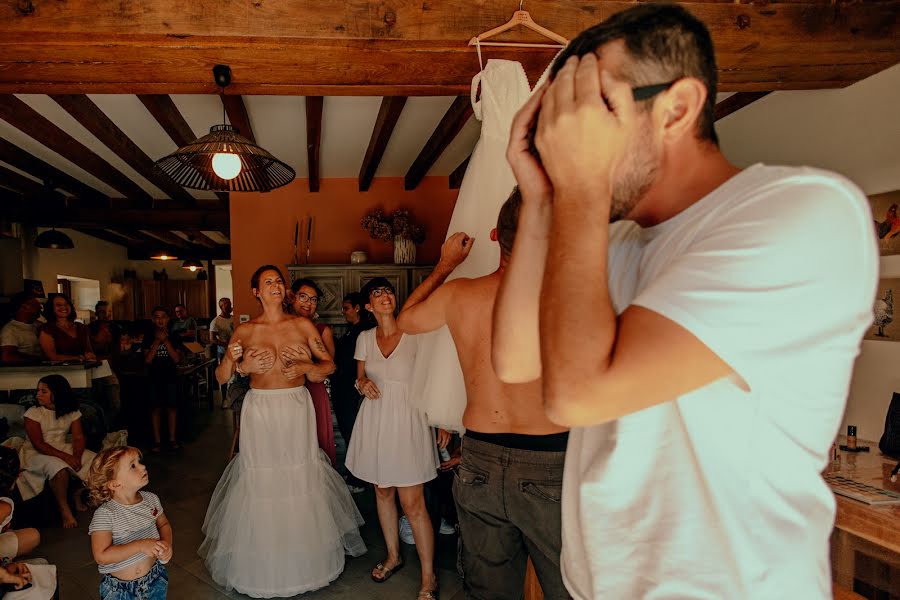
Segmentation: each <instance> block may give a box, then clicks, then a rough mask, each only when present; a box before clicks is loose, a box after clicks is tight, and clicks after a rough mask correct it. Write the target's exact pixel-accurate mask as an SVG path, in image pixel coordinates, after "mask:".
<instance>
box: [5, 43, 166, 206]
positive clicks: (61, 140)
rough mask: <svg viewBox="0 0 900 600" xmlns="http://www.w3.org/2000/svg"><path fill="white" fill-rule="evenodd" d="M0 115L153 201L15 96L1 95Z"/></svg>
mask: <svg viewBox="0 0 900 600" xmlns="http://www.w3.org/2000/svg"><path fill="white" fill-rule="evenodd" d="M0 52H2V51H0ZM0 119H3V120H4V121H6V122H7V123H9V124H10V125H12V126H13V127H15V128H16V129H18V130H19V131H21V132H23V133H25V134H27V135H29V136H31V137H32V138H34V139H35V140H37V141H38V142H40V143H42V144H43V145H45V146H47V147H48V148H50V149H51V150H53V151H54V152H56V153H57V154H59V155H61V156H62V157H63V158H65V159H67V160H69V161H70V162H72V163H74V164H76V165H78V166H79V167H81V168H82V169H84V170H85V171H87V172H88V173H90V174H91V175H93V176H94V177H96V178H97V179H100V180H101V181H104V182H105V183H107V184H109V185H110V186H111V187H113V188H115V189H116V190H118V191H120V192H122V194H124V195H125V196H128V197H130V198H133V199H140V200H142V201H144V202H145V203H146V204H148V205H149V204H150V203H151V202H152V201H153V196H151V195H150V194H148V193H147V192H145V191H144V189H143V188H142V187H140V186H139V185H137V184H136V183H134V182H133V181H131V179H129V178H128V177H126V176H125V175H123V174H122V173H121V172H119V171H118V170H117V169H116V168H115V167H113V166H112V165H111V164H109V163H108V162H106V161H105V160H103V159H102V158H100V157H99V156H97V155H96V154H94V152H92V151H91V150H90V149H89V148H88V147H87V146H85V145H84V144H82V143H81V142H79V141H78V140H76V139H75V138H73V137H72V136H70V135H69V134H68V133H66V132H65V131H63V130H62V129H60V128H59V127H57V126H56V125H54V124H53V123H52V122H50V120H49V119H47V118H46V117H44V116H43V115H42V114H40V113H39V112H37V111H36V110H34V109H33V108H31V107H30V106H28V105H27V104H25V102H23V101H22V100H19V99H18V98H16V97H15V96H13V95H11V94H2V95H0Z"/></svg>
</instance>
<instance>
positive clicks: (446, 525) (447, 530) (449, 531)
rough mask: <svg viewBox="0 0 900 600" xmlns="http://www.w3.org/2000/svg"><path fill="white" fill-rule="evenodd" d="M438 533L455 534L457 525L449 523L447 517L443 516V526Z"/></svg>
mask: <svg viewBox="0 0 900 600" xmlns="http://www.w3.org/2000/svg"><path fill="white" fill-rule="evenodd" d="M438 533H440V534H441V535H453V534H454V533H456V527H454V526H453V525H451V524H450V523H448V522H447V520H446V519H444V518H441V528H440V529H439V530H438Z"/></svg>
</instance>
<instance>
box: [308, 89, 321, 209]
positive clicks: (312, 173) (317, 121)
mask: <svg viewBox="0 0 900 600" xmlns="http://www.w3.org/2000/svg"><path fill="white" fill-rule="evenodd" d="M323 100H324V99H323V98H322V96H307V97H306V160H307V165H308V166H309V175H308V177H309V191H310V192H318V191H319V151H320V149H321V147H322V109H323Z"/></svg>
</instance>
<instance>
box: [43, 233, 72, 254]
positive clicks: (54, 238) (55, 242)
mask: <svg viewBox="0 0 900 600" xmlns="http://www.w3.org/2000/svg"><path fill="white" fill-rule="evenodd" d="M34 245H35V247H36V248H47V249H49V250H71V249H72V248H74V247H75V243H74V242H73V241H72V238H70V237H69V236H67V235H66V234H64V233H63V232H62V231H57V230H55V229H48V230H47V231H43V232H41V233H40V234H38V236H37V237H36V238H35V239H34Z"/></svg>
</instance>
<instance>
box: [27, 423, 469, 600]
mask: <svg viewBox="0 0 900 600" xmlns="http://www.w3.org/2000/svg"><path fill="white" fill-rule="evenodd" d="M195 420H196V428H197V432H198V433H197V437H196V439H194V440H193V441H192V442H191V443H189V444H187V445H185V449H184V450H183V452H182V453H181V454H180V455H178V456H165V455H164V456H154V455H147V456H145V460H146V463H147V465H148V468H149V471H150V485H149V486H148V488H147V489H149V490H151V491H153V492H155V493H157V494H158V495H159V497H160V499H161V501H162V503H163V507H164V509H165V511H166V514H167V515H168V517H169V521H171V523H172V527H173V529H174V532H175V555H174V557H173V559H172V562H170V563H169V598H173V599H175V600H207V599H209V600H213V599H215V600H220V599H225V598H247V596H244V595H242V594H238V593H236V592H234V591H232V592H227V591H225V589H224V588H222V587H221V586H219V585H217V584H216V583H214V582H213V581H212V579H210V577H209V574H208V573H207V571H206V567H205V566H204V564H203V562H202V560H201V559H200V558H199V557H198V556H197V548H198V547H199V545H200V542H201V541H202V539H203V536H202V533H201V532H200V526H201V525H202V523H203V517H204V515H205V514H206V505H207V502H208V501H209V496H210V495H211V494H212V491H213V488H214V487H215V485H216V482H217V481H218V479H219V475H220V474H221V473H222V470H223V469H224V468H225V465H226V462H227V461H226V454H227V452H228V447H229V444H230V442H231V435H232V428H231V411H227V410H222V409H219V408H217V409H215V410H213V411H211V412H210V411H207V410H206V409H200V410H198V411H197V413H196V419H195ZM335 430H337V428H335ZM335 432H336V433H337V431H335ZM338 444H339V453H341V451H342V450H343V448H342V441H340V439H339V441H338ZM354 499H355V500H356V502H357V504H358V505H359V509H360V511H361V512H362V514H363V517H364V518H365V520H366V524H365V526H364V527H363V532H362V533H363V538H364V539H365V541H366V545H367V546H368V547H369V551H368V553H367V554H365V555H364V556H362V557H359V558H349V557H348V559H347V565H346V568H345V569H344V572H343V574H341V576H340V577H339V578H338V579H337V580H336V581H334V582H333V583H332V584H331V585H329V586H328V587H326V588H323V589H321V590H318V591H315V592H311V593H308V594H303V595H301V596H296V597H297V598H304V599H309V600H325V599H331V598H333V599H338V598H341V599H350V598H353V599H367V598H372V599H384V600H387V599H391V600H394V599H406V598H408V599H409V600H413V599H414V598H415V597H416V592H417V591H418V587H419V570H418V557H417V555H416V551H415V547H414V546H408V545H405V544H401V546H402V551H403V556H404V559H405V560H406V561H407V565H406V567H404V568H403V569H402V570H400V571H398V572H397V574H396V575H395V576H394V577H392V578H391V579H390V581H387V582H385V583H383V584H376V583H374V582H372V581H371V579H370V578H369V573H370V571H371V569H372V566H373V565H374V564H375V563H377V562H378V561H379V560H381V559H382V558H384V556H385V549H384V541H383V540H382V538H381V530H380V529H379V527H378V518H377V515H376V513H375V497H374V492H373V491H372V490H371V489H369V490H367V491H366V492H364V493H362V494H356V495H355V496H354ZM89 523H90V513H86V514H81V515H78V524H79V526H78V529H76V530H63V529H45V530H42V531H41V535H42V537H43V540H42V543H41V546H40V548H39V549H38V552H37V555H38V556H42V557H44V558H47V559H48V560H49V561H50V562H51V563H53V564H56V565H57V567H58V573H59V579H60V598H61V599H62V600H82V599H84V600H88V599H92V600H93V599H98V598H99V596H98V591H97V584H98V582H99V575H98V573H97V566H96V565H95V564H94V561H93V559H92V557H91V551H90V541H89V538H88V534H87V528H88V524H89ZM437 537H438V539H437V544H438V546H437V559H436V562H437V567H438V577H439V578H440V583H441V598H443V599H444V600H460V599H462V598H463V592H462V585H461V582H460V580H459V577H458V576H457V574H456V571H455V561H456V536H437ZM298 567H300V568H302V566H301V565H298Z"/></svg>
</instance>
